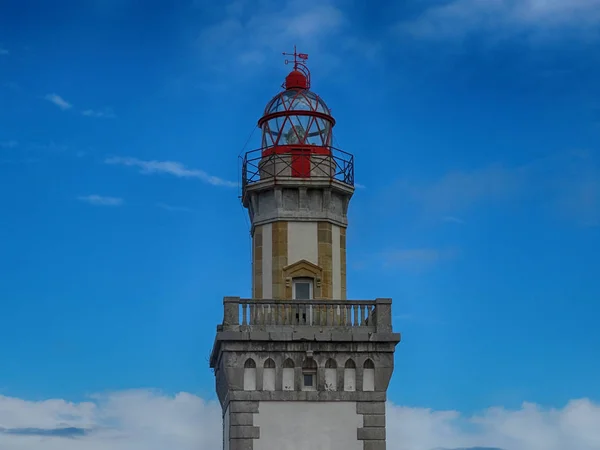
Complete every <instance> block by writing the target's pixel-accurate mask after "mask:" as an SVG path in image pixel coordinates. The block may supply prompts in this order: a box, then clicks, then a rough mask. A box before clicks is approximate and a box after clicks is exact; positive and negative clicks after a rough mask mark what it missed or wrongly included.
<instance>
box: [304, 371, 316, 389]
mask: <svg viewBox="0 0 600 450" xmlns="http://www.w3.org/2000/svg"><path fill="white" fill-rule="evenodd" d="M313 381H314V380H313V374H312V373H310V374H309V373H305V374H304V387H312V386H313Z"/></svg>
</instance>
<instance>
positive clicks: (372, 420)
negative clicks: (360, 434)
mask: <svg viewBox="0 0 600 450" xmlns="http://www.w3.org/2000/svg"><path fill="white" fill-rule="evenodd" d="M363 426H364V427H385V415H383V414H378V415H369V414H365V415H364V416H363Z"/></svg>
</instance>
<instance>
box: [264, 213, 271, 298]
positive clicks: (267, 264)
mask: <svg viewBox="0 0 600 450" xmlns="http://www.w3.org/2000/svg"><path fill="white" fill-rule="evenodd" d="M262 236H263V238H262V239H263V248H262V282H263V283H262V285H263V298H265V299H272V298H273V225H272V224H270V223H268V224H266V225H263V226H262Z"/></svg>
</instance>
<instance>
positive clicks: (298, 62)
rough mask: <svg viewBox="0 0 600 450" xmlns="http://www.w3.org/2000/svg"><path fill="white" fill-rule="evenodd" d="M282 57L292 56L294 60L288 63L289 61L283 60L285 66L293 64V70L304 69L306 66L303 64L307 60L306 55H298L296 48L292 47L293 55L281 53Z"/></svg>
mask: <svg viewBox="0 0 600 450" xmlns="http://www.w3.org/2000/svg"><path fill="white" fill-rule="evenodd" d="M283 56H293V57H294V60H293V61H290V60H289V59H286V60H285V63H286V64H289V63H291V62H293V63H294V70H298V67H304V68H306V65H305V63H304V61H306V60H307V59H308V53H298V52H297V51H296V46H295V45H294V53H286V52H283Z"/></svg>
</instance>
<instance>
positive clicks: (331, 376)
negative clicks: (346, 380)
mask: <svg viewBox="0 0 600 450" xmlns="http://www.w3.org/2000/svg"><path fill="white" fill-rule="evenodd" d="M325 390H326V391H337V363H336V362H335V359H331V358H330V359H328V360H327V362H326V363H325Z"/></svg>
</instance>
